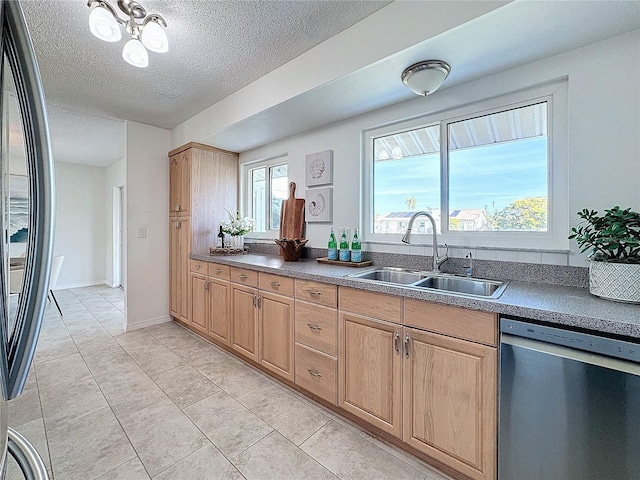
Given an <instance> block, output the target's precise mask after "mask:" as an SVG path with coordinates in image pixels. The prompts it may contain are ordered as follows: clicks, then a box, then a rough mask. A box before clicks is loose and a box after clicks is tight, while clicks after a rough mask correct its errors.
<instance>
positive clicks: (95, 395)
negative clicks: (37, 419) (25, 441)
mask: <svg viewBox="0 0 640 480" xmlns="http://www.w3.org/2000/svg"><path fill="white" fill-rule="evenodd" d="M40 401H41V403H42V413H43V416H44V421H45V424H46V425H47V428H51V427H52V426H53V425H55V424H56V423H59V422H65V421H68V420H72V419H74V418H79V417H82V416H84V415H88V414H90V413H93V412H96V411H98V410H101V409H103V408H105V407H108V406H109V405H108V404H107V401H106V400H105V398H104V395H102V392H101V391H100V389H99V388H98V384H97V383H96V381H95V380H94V379H93V378H88V379H86V380H81V381H78V382H75V383H72V384H69V383H65V384H61V385H55V386H53V387H51V388H47V389H45V390H41V391H40Z"/></svg>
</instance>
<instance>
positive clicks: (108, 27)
mask: <svg viewBox="0 0 640 480" xmlns="http://www.w3.org/2000/svg"><path fill="white" fill-rule="evenodd" d="M94 4H95V6H94ZM87 6H88V7H90V8H91V7H92V6H94V8H93V9H92V10H91V14H90V15H89V30H91V33H93V34H94V35H95V36H96V37H98V38H99V39H101V40H105V41H107V42H117V41H119V40H120V39H121V38H122V32H121V30H120V25H122V26H123V27H124V29H125V31H126V32H127V33H129V35H131V39H130V40H129V41H128V42H127V43H126V44H125V46H124V49H123V50H122V58H124V59H125V60H126V61H127V62H128V63H129V64H131V65H133V66H136V67H146V66H147V65H149V54H148V52H147V49H149V50H151V51H152V52H157V53H165V52H167V51H169V40H168V39H167V34H166V33H165V31H164V29H165V28H166V27H167V22H165V21H164V18H162V17H161V16H160V15H157V14H151V15H148V16H147V11H146V10H145V9H144V7H143V6H142V5H140V4H139V3H138V2H136V1H135V0H118V8H119V9H120V10H121V11H122V12H124V14H125V15H126V16H127V19H126V20H124V19H122V18H120V17H119V16H118V14H117V13H116V10H115V9H114V8H113V7H112V6H111V5H109V4H108V3H107V2H106V1H105V0H88V2H87ZM118 24H120V25H118ZM145 47H146V48H145Z"/></svg>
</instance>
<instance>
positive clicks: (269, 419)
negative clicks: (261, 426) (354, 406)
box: [240, 385, 330, 445]
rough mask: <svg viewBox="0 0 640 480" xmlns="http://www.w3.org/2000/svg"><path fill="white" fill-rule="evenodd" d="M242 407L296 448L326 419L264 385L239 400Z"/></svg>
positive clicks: (276, 388) (285, 394)
mask: <svg viewBox="0 0 640 480" xmlns="http://www.w3.org/2000/svg"><path fill="white" fill-rule="evenodd" d="M240 403H242V404H243V405H244V406H245V407H247V408H248V409H249V410H251V411H252V412H253V413H255V414H256V415H258V416H259V417H260V418H261V419H262V420H264V421H265V422H266V423H268V424H269V425H271V426H272V427H273V428H275V429H276V430H277V431H278V432H280V433H281V434H282V435H283V436H284V437H286V438H287V439H288V440H289V441H291V442H292V443H294V444H295V445H300V444H301V443H302V442H304V441H305V440H306V439H307V438H309V437H310V436H311V435H313V434H314V433H315V432H316V431H318V430H319V429H320V428H321V427H322V426H323V425H325V424H326V423H327V422H328V421H329V420H330V419H329V417H327V416H325V415H323V414H322V413H321V412H320V411H318V410H316V409H314V408H312V407H311V406H309V405H308V404H306V403H304V402H302V401H301V400H299V399H298V398H296V397H295V396H293V395H291V394H290V393H288V392H286V391H284V390H282V389H280V388H278V387H277V386H275V385H268V386H266V387H263V388H261V389H260V390H257V391H255V392H253V393H252V394H250V395H247V396H246V397H244V398H242V399H241V400H240Z"/></svg>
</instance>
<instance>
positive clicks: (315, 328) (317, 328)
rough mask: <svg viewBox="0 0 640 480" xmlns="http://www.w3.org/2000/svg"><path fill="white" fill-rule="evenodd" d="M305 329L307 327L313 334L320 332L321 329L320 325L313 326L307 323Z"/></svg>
mask: <svg viewBox="0 0 640 480" xmlns="http://www.w3.org/2000/svg"><path fill="white" fill-rule="evenodd" d="M307 327H309V328H310V329H311V330H313V331H314V332H319V331H320V330H322V327H321V326H320V325H314V324H312V323H307Z"/></svg>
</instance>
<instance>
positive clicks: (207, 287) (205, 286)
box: [204, 280, 211, 292]
mask: <svg viewBox="0 0 640 480" xmlns="http://www.w3.org/2000/svg"><path fill="white" fill-rule="evenodd" d="M209 285H211V282H210V281H209V280H207V281H206V282H205V283H204V289H205V290H206V291H207V292H208V291H209Z"/></svg>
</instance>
